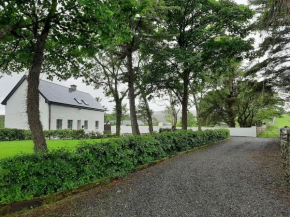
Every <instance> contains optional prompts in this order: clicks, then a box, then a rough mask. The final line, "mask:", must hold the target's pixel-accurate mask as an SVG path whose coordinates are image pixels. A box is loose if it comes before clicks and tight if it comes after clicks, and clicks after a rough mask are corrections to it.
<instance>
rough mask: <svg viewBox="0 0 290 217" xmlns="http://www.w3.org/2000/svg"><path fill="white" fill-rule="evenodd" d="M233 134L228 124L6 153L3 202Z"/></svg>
mask: <svg viewBox="0 0 290 217" xmlns="http://www.w3.org/2000/svg"><path fill="white" fill-rule="evenodd" d="M49 133H51V134H52V135H55V134H53V133H54V132H49ZM81 135H82V133H81ZM228 137H229V131H228V130H206V131H202V132H196V131H190V130H189V131H176V132H164V133H160V134H153V135H145V136H126V137H122V138H118V139H111V140H109V141H108V142H104V143H102V144H100V143H97V144H93V145H92V144H83V145H81V146H79V147H77V149H76V151H75V152H71V151H69V150H65V149H60V150H56V151H50V152H43V153H41V152H40V153H35V154H32V155H22V156H17V157H14V158H7V159H3V160H1V161H0V203H8V202H13V201H19V200H24V199H29V198H33V197H37V196H42V195H47V194H51V193H54V192H59V191H64V190H69V189H72V188H74V187H77V186H80V185H83V184H86V183H90V182H92V181H94V180H97V179H101V178H104V177H116V176H123V175H125V174H127V173H129V172H130V171H132V170H133V169H134V168H136V167H137V166H140V165H143V164H147V163H149V162H152V161H154V160H157V159H160V158H163V157H165V156H168V155H172V154H174V153H177V152H180V151H186V150H188V149H192V148H196V147H200V146H203V145H205V144H209V143H214V142H217V141H220V140H223V139H226V138H228Z"/></svg>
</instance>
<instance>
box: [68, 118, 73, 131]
mask: <svg viewBox="0 0 290 217" xmlns="http://www.w3.org/2000/svg"><path fill="white" fill-rule="evenodd" d="M67 129H69V130H72V129H73V120H67Z"/></svg>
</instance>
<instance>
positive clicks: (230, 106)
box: [228, 95, 236, 127]
mask: <svg viewBox="0 0 290 217" xmlns="http://www.w3.org/2000/svg"><path fill="white" fill-rule="evenodd" d="M231 98H232V95H230V96H229V101H228V120H229V126H230V127H236V115H235V112H234V108H233V107H234V103H233V102H232V101H231Z"/></svg>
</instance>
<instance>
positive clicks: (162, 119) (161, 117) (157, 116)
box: [153, 109, 196, 122]
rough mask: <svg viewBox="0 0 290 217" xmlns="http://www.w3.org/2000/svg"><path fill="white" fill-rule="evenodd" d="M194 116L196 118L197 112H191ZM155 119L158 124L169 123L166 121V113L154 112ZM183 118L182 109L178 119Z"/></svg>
mask: <svg viewBox="0 0 290 217" xmlns="http://www.w3.org/2000/svg"><path fill="white" fill-rule="evenodd" d="M189 112H191V113H192V114H193V115H194V116H196V111H195V110H189ZM153 118H155V119H156V120H157V121H158V122H167V121H166V119H165V111H154V112H153ZM180 118H181V109H180V111H179V112H178V115H177V119H178V120H180Z"/></svg>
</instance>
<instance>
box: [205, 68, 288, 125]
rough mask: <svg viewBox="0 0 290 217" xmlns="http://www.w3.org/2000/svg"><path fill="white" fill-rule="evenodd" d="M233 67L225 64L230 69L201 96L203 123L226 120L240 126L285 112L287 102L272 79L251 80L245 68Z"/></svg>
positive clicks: (255, 122)
mask: <svg viewBox="0 0 290 217" xmlns="http://www.w3.org/2000/svg"><path fill="white" fill-rule="evenodd" d="M230 68H231V67H230V66H228V67H225V68H224V69H225V71H228V72H227V73H225V74H224V76H222V77H221V78H220V79H219V80H220V81H219V84H217V85H216V87H215V89H214V90H212V91H209V92H208V93H206V94H205V96H204V97H203V99H201V103H200V108H201V111H200V114H201V116H202V119H203V125H206V126H208V125H216V124H221V123H226V124H227V125H228V126H230V127H235V126H236V122H238V123H239V125H240V127H251V126H255V125H258V126H259V125H261V124H262V123H263V122H264V121H265V120H266V119H268V120H269V119H272V118H274V117H279V116H280V115H281V114H283V112H284V111H283V102H282V100H281V99H280V97H279V96H278V95H277V93H276V92H275V90H274V89H273V88H271V86H269V84H268V82H265V81H262V82H258V81H255V80H253V81H251V80H249V79H248V78H246V77H245V72H242V71H239V70H237V68H236V67H235V66H234V67H233V68H232V69H230ZM235 68H236V69H235Z"/></svg>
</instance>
